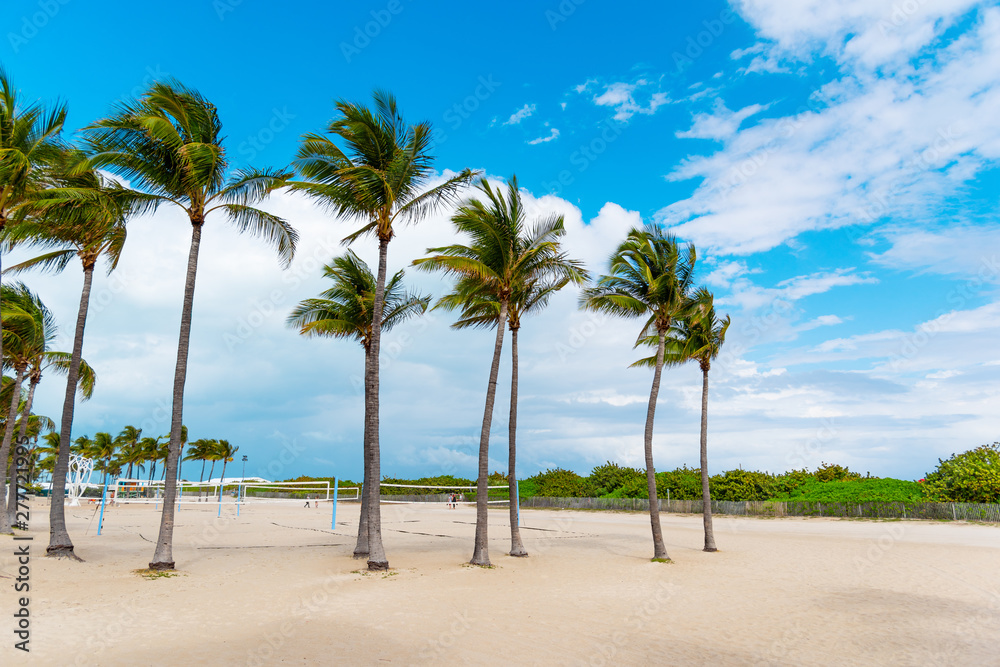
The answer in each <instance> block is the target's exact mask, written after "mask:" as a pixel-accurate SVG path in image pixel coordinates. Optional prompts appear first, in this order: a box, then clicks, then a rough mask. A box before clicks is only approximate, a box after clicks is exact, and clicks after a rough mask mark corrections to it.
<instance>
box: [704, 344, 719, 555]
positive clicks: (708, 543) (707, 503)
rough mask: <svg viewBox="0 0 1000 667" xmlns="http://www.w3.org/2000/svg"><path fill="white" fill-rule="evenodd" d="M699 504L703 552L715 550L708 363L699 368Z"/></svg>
mask: <svg viewBox="0 0 1000 667" xmlns="http://www.w3.org/2000/svg"><path fill="white" fill-rule="evenodd" d="M701 374H702V380H701V504H702V510H701V515H702V523H704V524H705V551H718V549H716V548H715V531H714V530H712V494H711V492H710V491H709V488H708V363H707V362H703V363H702V367H701Z"/></svg>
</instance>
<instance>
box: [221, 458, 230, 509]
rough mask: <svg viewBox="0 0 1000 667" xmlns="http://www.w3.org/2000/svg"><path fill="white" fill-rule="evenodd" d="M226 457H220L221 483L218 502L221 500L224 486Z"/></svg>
mask: <svg viewBox="0 0 1000 667" xmlns="http://www.w3.org/2000/svg"><path fill="white" fill-rule="evenodd" d="M227 463H229V462H228V461H227V460H226V459H222V483H221V484H220V485H219V502H222V492H223V490H225V488H226V464H227Z"/></svg>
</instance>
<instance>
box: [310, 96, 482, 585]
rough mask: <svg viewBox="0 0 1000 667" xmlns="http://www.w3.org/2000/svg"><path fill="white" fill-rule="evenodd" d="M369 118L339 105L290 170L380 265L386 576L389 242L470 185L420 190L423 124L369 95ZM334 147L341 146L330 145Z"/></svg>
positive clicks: (465, 174)
mask: <svg viewBox="0 0 1000 667" xmlns="http://www.w3.org/2000/svg"><path fill="white" fill-rule="evenodd" d="M373 97H374V103H375V108H374V110H372V109H369V108H367V107H365V106H362V105H360V104H352V103H350V102H346V101H344V100H340V101H338V102H337V103H336V107H337V112H338V116H337V117H336V118H334V119H333V121H331V123H330V125H329V126H328V127H327V132H328V134H329V136H327V135H323V134H308V135H306V136H304V137H303V140H302V146H301V147H300V148H299V151H298V155H297V159H296V161H295V167H296V169H297V171H298V172H299V173H300V174H301V176H302V179H303V180H302V181H301V182H298V183H295V184H294V185H293V187H294V188H295V189H296V190H299V191H301V192H303V193H305V194H306V195H307V196H309V197H310V198H311V199H313V200H314V201H316V202H318V203H320V204H321V205H322V206H324V207H325V208H327V209H328V210H330V211H331V212H332V213H333V214H334V215H336V216H338V217H345V218H351V219H355V220H360V221H361V222H362V223H363V226H362V227H361V228H360V229H359V230H357V231H356V232H354V233H353V234H351V235H349V236H348V237H347V238H346V239H345V241H347V242H348V243H350V242H353V241H354V240H355V239H357V238H359V237H361V236H364V235H368V234H370V235H373V236H375V237H376V238H377V239H378V247H379V260H378V271H377V274H376V279H375V297H374V300H373V302H372V333H371V344H370V347H369V351H368V354H367V355H366V359H365V434H366V442H365V443H364V448H365V461H366V465H365V474H366V475H367V478H366V479H365V480H364V483H363V489H364V495H365V496H367V497H368V507H367V511H368V536H369V537H368V569H370V570H385V569H388V567H389V561H388V560H387V559H386V556H385V548H384V547H383V545H382V522H381V513H380V508H379V493H380V490H381V489H380V475H381V472H380V465H379V460H380V458H379V367H378V359H379V349H380V345H381V340H382V326H381V322H380V321H379V319H378V317H377V314H378V313H381V312H382V301H383V299H384V296H385V279H386V261H387V257H388V250H389V241H390V240H391V239H392V237H393V235H394V234H395V231H396V228H397V227H398V226H399V224H400V223H406V222H418V221H420V220H421V219H423V218H425V217H426V216H427V215H428V214H430V213H431V212H432V211H433V210H435V209H436V208H438V207H439V206H440V205H442V204H445V203H448V202H450V201H452V199H453V198H454V197H456V196H457V193H458V192H459V190H460V189H461V188H462V187H463V186H465V185H466V184H467V183H468V182H469V181H470V180H471V178H472V177H473V175H474V173H473V172H472V171H470V170H468V169H466V170H464V171H462V172H461V173H460V174H458V175H457V176H453V177H452V178H449V179H447V180H446V181H445V182H444V183H441V184H440V185H437V186H435V187H432V188H430V189H427V190H424V189H423V188H424V186H425V185H426V183H427V181H428V180H429V179H430V178H431V176H432V175H433V173H434V172H433V168H432V166H431V165H432V163H433V157H432V156H431V154H430V148H431V134H432V132H431V126H430V123H418V124H416V125H407V124H406V123H405V122H404V120H403V117H402V116H401V115H400V112H399V109H398V107H397V106H396V98H395V97H393V96H392V95H391V94H390V93H388V92H385V91H381V90H376V91H375V93H374V95H373ZM335 139H339V140H340V141H341V142H342V143H343V148H341V147H340V146H338V145H337V143H336V142H335Z"/></svg>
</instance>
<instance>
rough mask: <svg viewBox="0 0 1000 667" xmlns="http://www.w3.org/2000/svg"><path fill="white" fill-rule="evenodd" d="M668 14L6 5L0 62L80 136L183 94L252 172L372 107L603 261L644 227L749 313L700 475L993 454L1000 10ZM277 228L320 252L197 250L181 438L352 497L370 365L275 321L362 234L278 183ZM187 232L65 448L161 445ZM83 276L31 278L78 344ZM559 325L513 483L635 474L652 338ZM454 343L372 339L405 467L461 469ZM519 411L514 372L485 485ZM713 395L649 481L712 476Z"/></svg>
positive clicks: (399, 255)
mask: <svg viewBox="0 0 1000 667" xmlns="http://www.w3.org/2000/svg"><path fill="white" fill-rule="evenodd" d="M650 4H651V3H635V4H634V5H633V6H628V5H624V6H623V5H622V4H621V3H610V2H601V1H598V0H587V1H586V2H582V1H580V2H578V3H577V2H573V1H572V0H564V2H562V3H560V2H555V1H553V2H541V3H530V4H529V5H528V6H525V5H524V4H520V3H512V4H508V5H497V6H489V7H486V6H483V7H475V8H473V7H471V6H470V5H469V3H457V2H455V3H449V2H441V3H434V4H433V5H430V6H428V5H426V4H418V3H415V2H407V1H405V0H399V1H398V2H370V3H367V2H358V3H343V4H342V5H340V4H338V5H336V6H331V5H327V4H326V3H298V4H296V5H291V6H288V7H287V8H283V9H282V10H281V11H276V10H275V8H274V7H275V6H274V5H273V4H272V3H260V2H253V1H251V0H243V1H242V2H235V1H234V0H217V1H216V2H210V1H207V0H206V1H204V2H177V3H173V4H172V5H171V12H170V13H169V15H168V14H166V13H165V12H164V11H163V10H162V9H160V8H157V7H153V6H151V5H143V4H135V3H128V4H126V3H118V2H105V3H102V4H101V6H100V9H99V10H98V9H96V8H95V7H94V5H92V4H89V5H88V4H86V3H83V2H78V1H77V0H49V1H47V2H46V1H44V0H43V1H41V2H38V1H36V2H9V3H6V4H5V5H4V7H3V8H2V9H0V15H2V17H3V20H2V23H0V25H3V26H4V34H3V35H2V39H0V62H2V63H3V65H4V67H5V68H6V69H7V70H8V72H9V73H10V75H11V76H12V77H13V78H14V80H15V81H16V83H17V85H18V86H19V87H20V88H21V89H22V90H23V93H24V94H25V95H26V96H27V97H30V98H40V99H47V100H52V99H56V98H60V99H64V100H66V101H67V102H68V103H69V105H70V119H69V125H70V127H71V128H74V129H75V128H79V127H82V126H83V125H86V124H87V123H88V122H91V121H92V120H94V119H96V118H98V117H100V116H101V115H103V114H105V113H107V112H108V111H109V109H110V107H111V104H112V103H113V102H114V101H115V100H117V99H120V98H122V97H124V96H128V95H134V94H139V93H141V92H142V90H143V89H144V87H145V86H147V85H148V84H149V82H150V81H152V80H154V79H159V78H166V77H176V78H178V79H180V80H181V81H183V82H184V83H185V84H187V85H189V86H192V87H195V88H198V89H199V90H201V91H202V92H203V93H204V94H205V95H206V96H207V97H209V98H210V99H211V100H213V102H214V103H215V104H216V105H217V106H218V107H219V110H220V114H221V117H222V120H223V123H224V126H225V130H226V134H227V136H228V146H229V151H230V155H231V157H232V160H233V162H234V164H235V165H237V166H243V165H247V164H253V165H255V166H268V165H273V166H283V165H286V164H287V163H288V162H289V161H290V160H291V159H292V157H293V155H294V152H295V149H296V145H297V142H298V140H299V137H300V136H301V135H302V134H303V133H305V132H310V131H316V130H319V129H321V128H322V127H323V126H324V124H325V123H327V122H328V121H329V119H330V117H331V115H332V103H333V100H335V99H337V98H345V99H348V100H359V101H363V100H366V99H368V97H369V95H370V92H371V90H372V89H373V88H375V87H383V88H387V89H389V90H391V91H393V92H394V93H395V94H396V95H397V97H398V98H399V101H400V104H401V106H402V108H403V109H404V112H405V114H406V116H407V117H408V118H410V119H412V120H413V121H417V120H429V121H431V122H432V123H433V124H434V126H435V129H436V130H437V135H436V137H437V146H436V154H437V156H438V159H437V163H436V164H437V168H438V169H439V170H440V173H441V174H446V173H448V172H451V171H457V170H459V169H461V168H464V167H472V168H477V169H482V170H484V171H485V172H486V173H487V174H489V175H490V176H491V177H496V178H498V179H502V178H505V177H507V176H509V175H510V174H512V173H517V175H518V178H519V180H520V183H521V185H522V187H523V188H524V191H525V193H524V194H525V197H526V199H527V200H528V201H529V203H530V205H531V207H532V210H533V211H535V212H536V213H538V214H543V213H547V212H560V213H563V214H564V215H565V216H566V221H567V227H568V229H569V233H568V235H567V239H566V245H567V249H568V250H569V251H570V252H571V253H573V254H574V256H576V257H578V258H580V259H582V260H584V261H585V262H586V263H587V265H588V267H589V268H591V269H592V270H593V271H594V272H595V273H599V272H601V271H603V270H604V269H605V262H606V258H607V256H608V254H609V253H610V251H611V250H612V249H613V247H614V246H615V245H616V243H617V242H618V241H619V240H620V239H621V238H622V237H623V236H624V234H625V233H626V231H627V230H628V228H629V227H630V226H632V225H636V224H640V223H642V222H649V221H656V222H659V223H661V224H664V225H667V226H669V227H670V228H671V229H672V230H673V231H674V232H675V233H677V234H678V235H679V236H680V237H681V238H682V239H684V240H686V241H690V242H693V243H695V244H696V245H697V247H698V251H699V256H700V266H699V277H700V280H701V281H702V282H703V283H705V284H707V285H708V286H709V287H711V288H712V289H713V291H714V292H715V294H716V298H717V301H718V303H719V304H720V307H721V309H722V310H724V311H725V312H728V313H730V314H731V315H732V317H733V320H734V324H733V326H732V328H731V330H730V336H729V340H728V343H727V349H726V352H725V353H724V354H723V356H722V357H721V358H720V359H719V360H718V361H717V362H716V364H715V366H714V368H713V371H712V390H713V393H712V397H711V412H710V424H711V436H710V447H711V464H710V467H711V468H712V471H713V472H716V471H721V470H725V469H728V468H732V467H735V466H737V465H742V466H743V467H751V468H759V469H769V470H772V471H779V470H786V469H790V468H793V467H803V466H808V467H815V466H817V465H818V464H819V463H820V462H821V461H828V462H837V463H841V464H846V465H849V466H850V467H851V468H852V469H858V470H860V471H862V472H864V471H871V472H872V473H873V474H877V475H892V476H899V477H904V478H917V477H921V476H922V475H923V473H924V472H927V471H929V470H931V469H932V468H933V467H934V465H935V464H936V461H937V458H938V457H947V456H948V455H950V454H951V453H952V452H955V451H963V450H965V449H968V448H971V447H974V446H976V445H979V444H983V443H986V442H992V441H994V440H996V439H997V434H998V432H1000V429H998V426H1000V418H998V416H997V405H998V384H997V381H996V378H997V373H998V370H1000V368H998V367H1000V352H997V349H996V341H997V334H998V333H1000V301H998V288H997V286H998V281H1000V278H998V276H1000V263H998V262H1000V233H998V232H1000V224H998V218H997V189H998V188H997V186H998V169H997V166H998V158H1000V126H998V125H997V122H996V118H998V117H1000V83H998V82H997V81H996V72H997V71H1000V9H998V7H997V6H996V4H995V3H986V2H973V1H971V0H947V1H945V0H942V1H940V2H935V3H924V2H919V1H914V2H890V1H876V0H867V1H862V0H836V1H829V0H826V1H822V0H807V1H804V2H799V3H794V4H791V5H790V4H789V3H781V2H778V0H755V1H753V2H749V1H746V2H732V3H728V4H727V3H713V2H703V3H664V4H663V5H662V6H659V7H650V6H649V5H650ZM81 44H82V46H81ZM267 206H268V208H269V209H271V210H273V211H275V212H277V213H279V214H281V215H283V216H285V217H286V218H287V219H288V220H289V221H290V222H291V223H292V224H294V225H295V226H296V227H298V228H299V230H300V232H301V233H302V238H303V243H302V245H301V247H300V249H299V256H298V258H297V259H296V261H295V263H293V265H292V267H291V268H290V269H289V270H288V271H284V272H282V271H281V270H280V268H279V267H278V263H277V261H276V259H275V258H274V257H273V255H272V254H271V253H270V251H268V250H267V249H266V248H263V247H262V246H261V245H260V244H259V243H258V242H256V241H254V240H252V239H244V238H239V237H238V236H236V235H235V234H234V233H233V231H232V230H231V229H229V228H227V227H226V226H225V224H224V223H223V222H222V221H218V223H216V224H214V225H213V224H211V222H210V224H209V228H208V229H207V231H206V240H205V246H204V250H203V255H202V263H201V266H200V270H199V271H200V272H199V282H198V288H197V293H196V302H195V323H194V329H193V339H192V346H193V347H192V354H191V370H190V372H189V376H188V377H189V379H188V385H187V387H188V390H187V396H188V400H187V403H186V407H185V422H186V423H187V424H188V426H189V427H190V428H191V431H192V435H193V437H219V438H228V439H229V440H230V441H232V442H233V443H235V444H238V445H240V447H241V452H242V453H246V454H248V455H249V456H250V464H249V466H248V474H250V473H251V472H253V473H254V474H260V475H262V476H265V477H282V478H283V477H288V476H292V475H295V474H299V473H314V474H324V475H333V474H340V475H342V476H345V477H355V478H357V477H359V476H360V469H361V457H360V436H361V409H362V407H361V406H362V404H361V397H360V393H359V392H358V390H357V380H358V378H360V374H361V366H362V358H361V352H360V347H358V346H357V345H355V344H352V343H348V342H338V341H315V340H302V339H300V338H299V337H298V336H296V335H295V333H294V332H293V331H291V330H289V329H287V328H286V327H285V326H284V324H283V320H284V317H285V316H286V314H287V313H288V311H289V310H290V309H291V307H292V306H293V305H294V304H295V302H297V301H298V300H300V299H303V298H307V297H309V296H312V295H314V294H316V293H318V292H319V291H320V290H321V289H322V288H323V284H322V280H321V279H320V277H319V274H320V270H319V267H320V264H322V263H324V262H327V261H329V259H330V258H331V257H332V256H333V254H335V253H339V252H341V251H342V250H341V247H340V246H339V245H338V241H339V239H340V238H341V237H343V236H344V235H345V234H346V233H347V232H349V231H350V230H351V227H350V225H348V224H346V223H342V222H337V221H333V220H330V219H329V217H328V216H327V215H325V214H324V213H323V212H322V211H318V210H316V209H315V208H313V207H312V206H310V205H309V204H307V203H306V202H304V201H301V200H298V199H295V198H293V197H291V196H289V195H287V194H280V195H278V196H276V197H274V198H273V199H272V200H271V201H270V202H269V203H268V205H267ZM447 217H448V213H447V211H442V212H440V214H438V215H436V216H434V217H432V218H431V219H429V220H428V221H426V222H425V223H423V224H421V225H420V226H418V227H414V228H410V229H405V230H403V231H402V232H401V233H400V234H399V236H398V237H397V239H396V240H394V241H393V244H392V246H391V248H390V269H396V268H402V267H405V266H406V265H407V264H408V263H409V262H410V261H412V259H414V258H416V257H419V256H421V255H422V254H423V251H424V250H425V248H427V247H429V246H437V245H443V244H445V243H448V242H451V240H452V239H453V238H454V234H453V232H452V231H451V228H450V225H449V222H448V219H447ZM188 234H189V231H188V227H187V225H186V224H185V223H184V221H183V220H182V219H181V218H180V217H179V216H178V215H177V214H176V213H175V212H171V211H167V210H163V211H161V212H159V213H157V214H156V215H155V216H153V217H152V218H149V219H141V220H136V221H134V222H133V223H132V225H131V227H130V239H129V243H128V246H127V248H126V256H125V259H124V260H123V262H122V266H121V268H120V270H119V271H118V272H117V273H116V274H114V275H112V276H111V277H104V276H102V277H100V278H99V279H98V281H97V284H96V285H95V298H96V299H97V303H96V306H95V308H94V309H93V314H92V318H91V320H90V324H89V325H88V336H87V340H86V347H85V357H86V358H87V359H88V360H89V361H90V362H91V363H92V364H93V365H94V366H95V367H96V368H97V370H98V372H99V374H100V382H99V386H98V390H97V395H96V396H95V398H94V399H93V400H92V401H90V402H89V403H84V404H81V405H80V406H79V407H78V411H77V420H76V425H75V433H90V434H92V433H93V432H95V431H99V430H110V431H112V432H117V431H118V430H120V429H121V427H122V426H124V425H125V424H129V423H131V424H135V425H137V426H143V427H144V428H145V429H146V430H147V432H149V433H154V434H158V433H162V432H166V430H167V426H168V422H167V419H166V417H165V414H166V412H165V411H164V409H163V406H164V405H165V401H167V399H168V397H169V395H170V386H171V380H172V367H173V361H172V359H173V355H174V349H175V345H176V331H177V320H178V318H179V311H180V296H181V288H182V280H183V269H184V258H185V257H186V252H187V243H188ZM355 249H356V250H357V251H358V252H359V254H361V256H362V257H364V258H365V259H367V260H368V261H372V260H373V259H374V247H372V245H371V244H370V243H365V242H360V243H359V244H356V248H355ZM5 261H6V260H5ZM408 275H409V276H410V279H411V281H412V282H413V283H414V284H415V285H417V286H419V287H420V288H422V289H424V290H425V291H427V292H430V293H433V294H435V295H440V294H442V293H443V292H444V291H445V290H446V289H447V283H446V282H444V281H442V280H440V279H438V278H436V277H433V276H426V275H417V274H413V273H410V274H408ZM79 277H80V274H79V271H78V270H76V271H75V272H74V271H73V270H69V271H67V272H66V273H65V274H64V275H61V276H57V277H51V276H36V275H31V276H29V277H28V278H26V279H27V280H28V282H29V283H30V284H31V285H32V287H34V288H36V289H38V291H39V292H40V293H41V295H42V297H43V299H45V300H46V302H47V303H49V304H50V306H51V307H52V308H53V309H54V310H55V311H56V313H57V315H58V317H59V319H60V321H61V322H62V323H63V325H64V328H65V330H66V331H69V330H70V327H71V324H72V321H73V317H74V316H75V308H76V303H77V299H78V289H79ZM575 304H576V294H575V293H571V292H569V291H567V292H566V293H564V294H561V295H559V296H558V298H556V299H554V300H553V303H552V305H551V307H550V309H549V310H548V311H547V312H546V313H544V314H542V315H540V316H538V317H536V318H534V319H533V320H531V321H530V322H527V323H526V324H525V327H524V329H523V330H522V335H521V346H522V351H521V363H522V370H521V389H520V391H521V398H522V400H521V405H520V406H521V410H520V413H521V417H520V426H521V429H520V431H519V440H520V443H521V446H520V448H519V451H520V453H521V457H520V461H521V468H520V471H521V472H522V473H523V474H525V475H527V474H531V473H534V472H536V471H538V470H541V469H545V468H547V467H553V466H557V465H558V466H562V467H566V468H572V469H575V470H577V471H579V472H581V473H586V472H587V471H589V470H590V468H592V467H593V466H594V465H597V464H600V463H602V462H604V461H605V460H608V459H611V460H616V461H618V462H621V463H626V464H629V465H640V464H641V460H642V458H641V456H642V449H641V447H642V422H643V418H644V414H645V401H646V398H645V397H646V396H647V395H648V390H649V386H648V385H649V381H650V377H649V374H648V373H646V372H645V371H640V370H629V369H627V368H626V367H627V365H628V364H629V363H630V362H631V361H632V360H634V358H635V354H636V353H635V352H634V351H633V350H632V349H631V342H632V341H633V340H634V337H635V334H636V327H637V324H636V323H635V322H616V321H604V320H602V319H600V318H595V317H594V316H592V315H589V314H585V313H580V312H578V311H577V310H576V306H575ZM449 323H450V320H449V316H448V315H447V314H446V313H441V312H440V311H439V312H435V313H433V314H432V316H430V317H427V318H425V319H424V320H422V321H418V322H412V323H409V324H407V325H405V326H404V327H401V328H400V329H399V330H397V331H395V332H393V333H392V334H390V336H389V338H388V340H387V345H386V348H385V357H386V358H385V360H384V365H385V371H384V374H383V408H382V444H383V471H384V472H385V473H387V474H393V475H400V476H402V475H417V474H428V473H437V472H450V473H453V474H457V475H464V476H474V474H475V472H474V471H475V454H476V446H477V444H478V424H479V422H480V420H481V415H482V401H483V397H484V392H485V384H486V375H487V373H488V368H489V356H490V348H491V344H492V338H491V337H490V336H489V334H484V333H482V332H454V331H452V330H450V329H449V328H448V324H449ZM65 344H66V349H68V348H69V340H68V338H67V339H65ZM506 361H507V359H506V358H505V363H506ZM502 375H503V374H502ZM58 384H59V381H58V379H51V378H50V379H48V381H47V382H43V383H42V385H41V386H40V388H39V397H38V404H37V405H38V409H39V410H40V411H42V412H44V413H47V414H50V415H56V414H58V413H59V410H60V407H61V403H60V400H61V399H60V396H61V390H60V389H59V387H58ZM508 389H509V385H507V384H506V380H504V379H503V377H502V379H501V385H500V390H499V394H500V396H499V400H498V402H497V407H496V413H495V417H494V429H493V433H492V445H491V446H492V448H491V458H492V459H493V460H494V465H493V466H492V467H493V468H496V469H505V467H506V466H505V463H504V461H505V460H506V454H505V446H506V410H507V403H506V400H505V398H504V394H505V392H506V391H508ZM699 392H700V382H699V372H698V370H697V368H695V367H687V368H682V369H678V370H671V371H669V372H668V374H667V375H666V376H665V385H664V389H663V391H662V392H661V395H660V402H659V405H658V412H657V425H656V446H655V455H656V461H657V467H658V468H664V469H666V468H672V467H674V466H677V465H681V464H685V463H686V464H688V465H693V464H695V463H696V462H697V429H698V408H699V405H700V401H699Z"/></svg>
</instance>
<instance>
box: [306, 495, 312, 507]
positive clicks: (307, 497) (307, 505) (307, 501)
mask: <svg viewBox="0 0 1000 667" xmlns="http://www.w3.org/2000/svg"><path fill="white" fill-rule="evenodd" d="M311 497H312V496H306V507H309V499H310V498H311Z"/></svg>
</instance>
